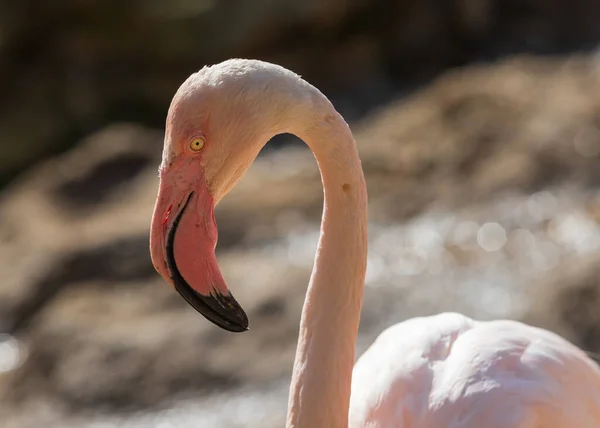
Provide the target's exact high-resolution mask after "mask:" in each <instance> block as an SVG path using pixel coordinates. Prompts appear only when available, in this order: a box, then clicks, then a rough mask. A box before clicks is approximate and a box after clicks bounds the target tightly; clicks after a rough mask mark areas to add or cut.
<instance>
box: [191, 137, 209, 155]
mask: <svg viewBox="0 0 600 428" xmlns="http://www.w3.org/2000/svg"><path fill="white" fill-rule="evenodd" d="M205 142H206V141H205V140H204V138H202V137H197V138H194V139H193V140H192V142H191V143H190V149H192V150H193V151H195V152H199V151H200V150H202V148H203V147H204V143H205Z"/></svg>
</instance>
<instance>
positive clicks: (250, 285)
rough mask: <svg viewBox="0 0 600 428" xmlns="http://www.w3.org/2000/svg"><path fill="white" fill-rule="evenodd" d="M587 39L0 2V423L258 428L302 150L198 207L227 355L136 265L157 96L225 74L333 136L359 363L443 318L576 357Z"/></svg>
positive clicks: (598, 294) (287, 360)
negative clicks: (320, 97) (316, 113)
mask: <svg viewBox="0 0 600 428" xmlns="http://www.w3.org/2000/svg"><path fill="white" fill-rule="evenodd" d="M599 41H600V3H599V2H597V1H594V0H569V1H567V0H398V1H390V0H377V1H367V0H318V1H317V0H284V1H269V0H254V1H252V2H250V1H241V0H236V1H234V0H230V1H216V0H176V1H161V0H145V1H142V0H129V1H106V0H105V1H98V0H78V1H75V0H53V1H48V2H40V1H37V0H36V1H34V0H22V1H19V2H16V1H10V0H3V1H0V95H1V96H0V278H1V279H2V281H1V282H0V415H1V418H2V422H1V423H0V424H1V425H2V427H4V428H25V427H32V428H37V427H40V426H44V427H47V428H51V427H61V428H71V427H72V428H75V427H77V428H78V427H94V428H110V427H134V428H135V427H157V428H158V427H160V428H171V427H203V428H220V427H230V428H237V427H249V428H255V427H256V428H258V427H261V428H271V427H273V428H274V427H281V426H283V421H284V415H285V410H286V403H287V388H288V383H289V377H290V373H291V367H292V361H293V352H294V349H295V345H296V337H297V332H298V321H299V316H300V308H301V305H302V301H303V297H304V293H305V290H306V283H307V281H308V277H309V273H310V268H311V266H312V261H313V257H314V251H315V248H316V242H317V237H318V227H319V221H320V213H321V204H322V192H321V190H320V186H321V184H320V181H319V174H318V170H317V167H316V164H315V162H314V159H313V158H312V155H311V154H310V153H309V151H308V149H307V148H306V147H305V146H304V145H302V144H301V143H300V142H299V141H298V140H297V139H295V138H294V137H291V136H281V137H276V138H275V139H274V140H275V141H273V142H272V144H270V145H268V146H267V148H265V150H263V152H262V153H261V156H260V157H259V159H258V160H257V161H256V163H255V164H254V166H253V167H252V168H251V169H250V170H249V172H248V174H247V175H246V176H245V177H244V179H243V180H242V181H241V182H240V184H239V185H238V187H237V188H236V189H234V191H233V192H232V193H231V194H230V195H229V196H228V197H227V198H226V199H225V200H223V201H222V203H221V204H220V205H219V206H218V209H217V213H216V216H217V222H218V224H219V233H220V235H219V238H220V239H219V245H218V253H217V256H218V259H219V262H220V264H221V268H222V270H223V273H224V275H225V278H226V279H227V281H228V283H229V285H230V286H231V288H232V289H233V291H234V293H235V295H236V297H237V298H238V300H239V301H240V302H241V303H242V305H243V306H244V307H245V308H246V310H247V312H248V314H249V316H250V321H251V327H252V329H251V330H250V331H249V332H247V333H244V334H242V335H232V334H229V333H227V332H225V331H222V330H220V329H218V328H217V327H215V326H213V325H212V324H209V323H208V322H207V321H205V320H204V318H202V317H201V316H200V315H198V314H197V313H196V312H194V310H193V309H191V308H190V307H189V306H188V305H187V304H186V303H185V302H184V301H183V299H181V298H180V296H179V295H178V294H176V293H175V292H174V291H173V290H172V289H171V288H170V287H168V286H167V285H166V284H165V283H164V282H163V281H162V280H161V279H160V278H159V277H158V275H157V274H156V273H155V272H154V269H153V267H152V265H151V263H150V257H149V252H148V229H149V223H150V217H151V214H152V208H153V204H154V200H155V197H156V191H157V185H158V178H157V167H158V164H159V161H160V156H161V150H162V138H163V132H164V121H165V116H166V112H167V109H168V105H169V102H170V100H171V97H172V96H173V94H174V93H175V91H176V89H177V88H178V86H179V85H180V84H181V83H182V82H183V80H185V78H187V76H189V75H190V74H191V73H193V72H195V71H196V70H198V69H199V68H201V67H202V66H203V65H205V64H211V63H215V62H219V61H222V60H224V59H227V58H230V57H249V58H259V59H264V60H268V61H271V62H276V63H279V64H281V65H283V66H286V67H288V68H290V69H292V70H294V71H296V72H298V73H300V74H301V75H302V76H304V77H305V78H306V79H307V80H309V81H310V82H311V83H313V84H315V85H316V86H318V87H319V88H320V89H321V90H322V91H323V92H324V93H325V94H326V95H327V96H329V97H330V99H331V100H332V102H333V103H334V105H335V106H336V108H337V109H338V110H339V111H340V112H341V113H342V114H343V115H344V117H345V118H346V119H347V120H348V122H349V123H350V125H351V127H352V129H353V131H354V133H355V136H356V139H357V144H358V146H359V150H360V153H361V157H362V160H363V166H364V169H365V173H366V178H367V183H368V187H369V200H370V211H369V216H370V222H371V223H370V250H369V251H370V252H369V263H368V273H367V281H366V292H365V293H366V294H365V300H364V309H363V315H362V321H361V329H360V336H359V340H358V345H357V347H358V352H362V351H363V350H364V349H365V347H366V346H368V345H369V344H370V343H371V342H372V340H373V339H374V338H375V337H376V335H377V333H378V332H379V331H381V330H382V329H383V328H385V327H387V326H389V325H390V324H392V323H395V322H398V321H401V320H403V319H406V318H409V317H413V316H417V315H427V314H433V313H436V312H439V311H447V310H453V311H461V312H464V313H465V314H467V315H470V316H473V317H476V318H479V319H491V318H499V317H506V318H512V319H518V320H524V321H527V322H529V323H532V324H535V325H540V326H543V327H545V328H549V329H551V330H553V331H556V332H559V333H560V334H562V335H564V336H566V337H567V338H568V339H570V340H572V341H573V342H575V343H576V344H577V345H579V346H581V347H583V348H584V349H585V350H587V351H590V352H591V353H595V352H600V168H599V167H598V161H599V159H600V59H599V58H598V56H597V53H596V51H595V49H596V46H597V45H598V42H599ZM264 189H268V192H266V191H264Z"/></svg>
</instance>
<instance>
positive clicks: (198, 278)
mask: <svg viewBox="0 0 600 428" xmlns="http://www.w3.org/2000/svg"><path fill="white" fill-rule="evenodd" d="M172 208H174V209H175V210H176V214H175V216H174V217H173V218H172V219H171V218H170V217H171V209H172ZM216 243H217V225H216V222H215V219H214V201H213V199H212V198H211V197H210V195H209V194H208V191H207V189H206V186H205V185H204V184H201V185H199V186H198V187H197V188H196V189H195V190H193V191H191V192H190V191H189V190H187V192H186V191H185V189H184V190H178V189H176V188H175V186H165V185H163V183H161V186H160V189H159V197H158V200H157V205H156V207H155V211H154V218H153V220H152V231H151V235H150V251H151V255H152V261H153V264H154V266H155V268H156V270H157V271H158V273H160V275H161V276H162V277H163V278H164V279H165V280H166V281H167V282H168V283H170V284H171V285H173V287H174V288H175V290H177V292H178V293H179V294H180V295H181V297H183V298H184V299H185V301H186V302H187V303H188V304H189V305H190V306H191V307H193V308H194V309H195V310H196V311H198V312H199V313H200V314H202V315H203V316H204V317H205V318H206V319H207V320H209V321H210V322H212V323H214V324H216V325H218V326H219V327H221V328H222V329H224V330H227V331H231V332H236V333H238V332H243V331H246V330H248V317H247V315H246V313H245V312H244V310H243V309H242V307H241V306H240V304H239V303H238V302H237V301H236V299H235V298H234V297H233V295H232V294H231V292H230V291H229V289H228V287H227V285H226V283H225V280H224V278H223V275H222V274H221V271H220V269H219V266H218V264H217V259H216V255H215V247H216Z"/></svg>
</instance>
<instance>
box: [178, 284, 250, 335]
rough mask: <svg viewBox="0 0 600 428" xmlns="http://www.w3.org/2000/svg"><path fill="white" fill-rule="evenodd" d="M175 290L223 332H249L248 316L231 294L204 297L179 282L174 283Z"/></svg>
mask: <svg viewBox="0 0 600 428" xmlns="http://www.w3.org/2000/svg"><path fill="white" fill-rule="evenodd" d="M175 289H176V290H177V291H178V292H179V294H180V295H181V296H182V297H183V298H184V299H185V301H186V302H188V304H189V305H190V306H191V307H192V308H194V309H195V310H196V311H198V312H199V313H200V314H201V315H202V316H204V318H206V319H207V320H209V321H210V322H212V323H213V324H215V325H217V326H219V327H221V328H222V329H223V330H227V331H230V332H232V333H242V332H244V331H247V330H249V327H248V315H246V312H244V309H242V307H241V306H240V304H239V303H238V302H237V300H235V298H234V297H233V295H232V294H231V293H230V294H228V295H223V294H220V293H218V292H215V293H212V294H210V295H208V296H204V295H202V294H200V293H197V292H196V291H195V290H194V289H192V287H190V286H189V284H187V283H186V282H179V281H177V282H175Z"/></svg>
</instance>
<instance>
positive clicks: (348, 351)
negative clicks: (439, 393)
mask: <svg viewBox="0 0 600 428" xmlns="http://www.w3.org/2000/svg"><path fill="white" fill-rule="evenodd" d="M324 108H325V110H327V111H326V113H324V115H323V116H321V117H319V116H318V115H316V116H313V117H314V118H315V121H316V124H314V125H313V126H311V127H310V128H309V130H306V131H303V132H301V133H298V136H299V137H300V138H302V139H303V140H304V141H305V142H306V143H307V144H308V146H309V147H310V148H311V149H312V151H313V153H314V154H315V157H316V159H317V163H318V165H319V169H320V171H321V179H322V182H323V188H324V207H323V218H322V223H321V236H320V239H319V244H318V247H317V255H316V259H315V264H314V267H313V272H312V275H311V279H310V283H309V285H308V289H307V292H306V300H305V302H304V307H303V309H302V318H301V321H300V333H299V336H298V347H297V349H296V358H295V362H294V371H293V375H292V382H291V386H290V395H289V402H288V415H287V424H286V426H287V427H288V428H292V427H293V428H320V427H327V428H346V427H347V426H348V407H349V401H350V385H351V380H352V368H353V365H354V355H355V345H356V336H357V332H358V324H359V320H360V310H361V305H362V296H363V287H364V277H365V270H366V263H367V190H366V185H365V180H364V176H363V171H362V167H361V163H360V159H359V157H358V152H357V149H356V144H355V141H354V138H353V137H352V133H351V132H350V129H349V128H348V125H347V124H346V122H345V121H344V120H343V119H342V117H341V116H340V115H339V114H338V113H337V112H336V111H335V110H334V109H333V106H332V105H331V104H330V103H329V102H326V103H325V105H324Z"/></svg>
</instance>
